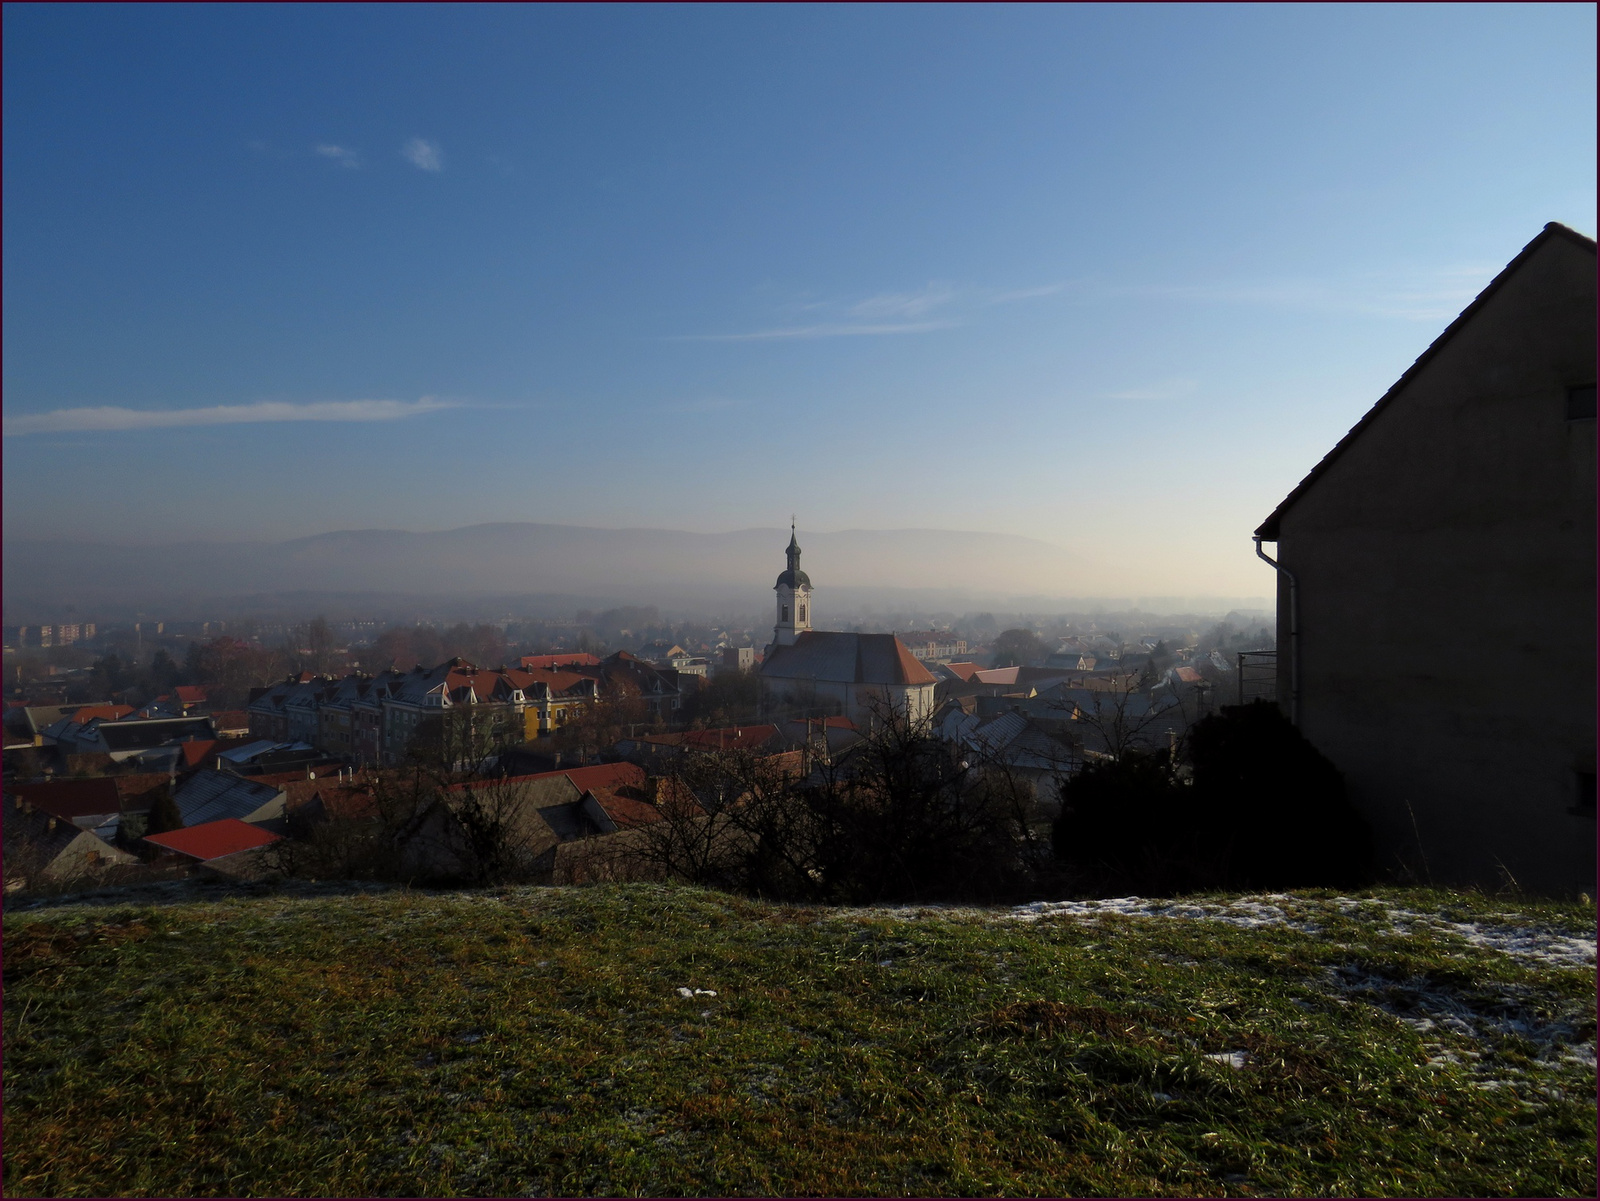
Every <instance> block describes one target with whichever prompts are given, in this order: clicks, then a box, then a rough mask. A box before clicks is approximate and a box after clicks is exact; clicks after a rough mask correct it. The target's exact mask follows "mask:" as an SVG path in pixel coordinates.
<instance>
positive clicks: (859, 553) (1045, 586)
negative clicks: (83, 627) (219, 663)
mask: <svg viewBox="0 0 1600 1201" xmlns="http://www.w3.org/2000/svg"><path fill="white" fill-rule="evenodd" d="M788 540H789V531H788V530H784V529H770V528H766V529H763V528H757V529H746V530H735V531H733V532H730V533H722V534H696V533H690V532H688V531H684V530H663V529H642V528H628V529H600V528H594V527H588V526H571V525H547V524H539V523H532V522H528V523H491V524H484V525H472V526H465V527H462V528H460V529H454V530H442V531H436V532H429V533H413V532H409V531H405V530H339V531H335V532H332V533H327V534H317V535H313V536H311V537H307V538H295V539H291V540H289V541H285V542H236V543H225V542H174V543H169V544H166V545H160V546H145V547H128V546H113V545H107V544H101V543H88V542H50V541H41V540H36V539H7V540H6V541H5V544H4V570H5V585H6V586H5V620H6V622H7V623H17V622H30V621H40V620H45V621H48V620H59V614H60V613H61V611H62V608H63V607H64V606H65V605H68V604H71V605H74V606H76V607H77V609H79V610H81V611H83V612H89V611H91V610H94V609H97V608H100V607H103V606H106V605H114V606H116V607H118V608H119V609H120V608H123V607H126V606H139V607H143V608H147V609H152V608H154V607H158V606H169V605H175V604H181V605H182V606H183V607H184V608H185V609H193V608H194V607H195V605H196V604H197V603H199V602H203V601H205V600H207V599H211V598H222V597H235V598H237V597H240V596H246V595H260V596H271V595H278V594H287V593H301V594H321V593H344V594H400V595H405V596H409V597H424V598H425V597H432V598H438V599H440V600H444V599H448V598H458V597H459V598H465V597H481V596H486V595H504V596H518V595H533V594H538V595H546V596H550V595H559V596H581V597H590V598H603V599H607V600H612V601H614V602H616V603H650V604H660V605H706V604H717V605H724V606H725V605H730V604H732V605H736V606H737V607H738V609H739V610H740V611H745V612H761V611H764V610H765V608H766V607H767V605H768V604H769V603H770V600H771V597H770V593H771V589H772V581H773V580H774V579H776V578H777V575H778V573H779V572H780V571H781V570H782V569H783V563H784V558H783V551H784V547H785V545H786V544H787V543H788ZM799 540H800V545H801V547H802V551H803V555H804V560H803V561H804V565H805V568H806V570H807V571H808V573H809V574H810V576H811V578H812V580H813V581H815V583H816V586H817V589H818V601H819V612H820V613H825V612H826V611H827V598H828V596H829V595H830V592H831V591H832V590H834V589H837V590H839V592H837V593H835V595H837V596H840V597H842V596H844V595H847V594H853V595H859V594H861V593H862V592H863V591H864V590H880V589H881V590H885V591H887V592H889V593H892V594H893V595H894V596H895V597H896V598H897V599H898V600H899V601H902V602H903V601H906V600H914V599H915V598H916V595H917V593H919V592H923V591H926V592H927V593H929V594H930V595H931V594H949V593H951V592H952V591H954V592H961V593H967V592H972V593H981V594H984V595H993V596H1052V595H1071V594H1073V593H1074V592H1081V591H1082V580H1083V574H1084V573H1083V564H1082V563H1081V561H1080V560H1079V559H1078V558H1077V557H1076V556H1074V555H1072V554H1070V553H1069V552H1067V551H1065V550H1063V549H1061V548H1060V547H1057V546H1053V545H1051V544H1050V543H1047V542H1042V541H1039V540H1037V539H1032V538H1024V537H1020V536H1017V535H1013V534H987V533H972V532H967V531H956V530H929V529H910V530H842V531H837V532H833V533H819V532H814V531H809V530H805V531H801V532H800V534H799Z"/></svg>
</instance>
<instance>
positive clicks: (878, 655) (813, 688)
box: [761, 525, 935, 727]
mask: <svg viewBox="0 0 1600 1201" xmlns="http://www.w3.org/2000/svg"><path fill="white" fill-rule="evenodd" d="M788 556H789V566H788V568H787V570H785V571H784V573H783V574H782V575H780V576H779V577H778V582H777V584H775V585H774V586H773V587H774V590H775V591H776V592H777V594H778V601H777V605H778V610H777V617H778V623H777V625H775V626H774V627H773V630H772V644H771V645H770V646H769V647H767V651H766V658H765V660H764V661H763V662H762V664H761V703H762V707H763V708H764V709H765V710H766V712H768V713H773V712H775V711H777V710H780V709H789V710H791V711H794V712H795V715H796V716H802V715H803V716H808V717H815V716H822V715H830V714H843V715H844V716H845V717H848V718H850V719H851V720H853V721H854V722H855V723H856V724H857V725H859V726H862V727H866V726H868V725H870V724H872V722H873V720H874V719H882V718H884V717H886V716H887V715H888V714H889V713H890V712H893V713H895V714H897V715H898V716H900V717H902V718H906V719H909V720H910V721H913V722H920V721H926V720H928V719H929V718H931V717H932V716H933V688H934V684H935V680H934V677H933V673H932V672H930V671H929V670H928V669H927V668H926V667H924V666H923V665H922V664H921V663H919V662H918V661H917V659H916V657H915V656H913V655H912V653H911V652H910V651H909V650H907V649H906V647H905V644H904V643H902V642H901V641H900V639H898V638H896V637H895V636H894V635H893V634H840V633H834V632H831V631H825V630H814V629H812V628H811V622H812V615H813V609H812V604H811V578H810V577H809V576H807V575H806V573H805V572H803V571H801V570H800V543H799V541H798V540H797V538H796V536H795V532H794V527H793V526H792V525H791V526H790V528H789V549H788Z"/></svg>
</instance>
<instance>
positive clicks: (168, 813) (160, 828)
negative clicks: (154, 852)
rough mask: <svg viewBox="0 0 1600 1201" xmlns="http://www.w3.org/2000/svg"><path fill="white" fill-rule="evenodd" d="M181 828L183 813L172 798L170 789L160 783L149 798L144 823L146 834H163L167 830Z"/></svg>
mask: <svg viewBox="0 0 1600 1201" xmlns="http://www.w3.org/2000/svg"><path fill="white" fill-rule="evenodd" d="M181 829H183V814H182V813H180V812H179V811H178V802H177V801H175V800H173V799H172V789H171V788H169V787H167V786H166V785H162V787H161V789H160V790H159V791H158V792H157V793H156V794H155V796H154V797H152V798H151V800H150V817H149V820H148V822H147V823H146V825H145V828H144V832H145V833H146V834H165V833H166V832H167V831H168V830H181Z"/></svg>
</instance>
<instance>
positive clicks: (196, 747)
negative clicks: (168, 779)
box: [178, 738, 217, 767]
mask: <svg viewBox="0 0 1600 1201" xmlns="http://www.w3.org/2000/svg"><path fill="white" fill-rule="evenodd" d="M216 745H217V740H216V739H215V738H196V739H194V740H193V741H192V742H182V743H179V744H178V749H179V750H180V751H181V752H183V765H184V766H185V767H194V766H196V765H197V764H199V763H202V762H204V760H205V758H206V756H207V755H209V754H211V748H212V747H214V746H216Z"/></svg>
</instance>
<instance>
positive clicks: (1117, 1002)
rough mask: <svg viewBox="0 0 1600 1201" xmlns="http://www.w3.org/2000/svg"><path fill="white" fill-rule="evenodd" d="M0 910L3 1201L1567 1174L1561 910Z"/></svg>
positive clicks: (1585, 1054)
mask: <svg viewBox="0 0 1600 1201" xmlns="http://www.w3.org/2000/svg"><path fill="white" fill-rule="evenodd" d="M159 895H162V894H161V892H160V890H157V891H156V892H154V893H151V894H146V896H145V900H143V901H136V900H134V899H130V898H127V897H124V898H122V899H118V898H115V897H112V898H108V899H107V900H106V901H105V902H104V903H101V904H98V905H96V904H66V905H54V906H48V907H43V908H37V909H31V910H23V911H19V912H13V913H9V914H8V915H7V917H6V921H5V936H6V944H5V949H6V956H5V974H6V986H7V995H6V1002H7V1004H6V1006H5V1052H6V1074H5V1102H6V1120H7V1122H6V1134H7V1138H6V1141H5V1171H6V1183H7V1188H8V1191H9V1192H10V1193H12V1194H17V1195H22V1194H26V1195H63V1196H64V1195H152V1194H165V1195H224V1194H225V1195H236V1196H260V1195H284V1196H305V1195H335V1196H341V1195H412V1196H416V1195H440V1196H445V1195H478V1196H484V1195H490V1196H493V1195H529V1194H544V1195H557V1196H559V1195H597V1194H627V1193H643V1194H656V1195H672V1194H683V1193H691V1194H711V1195H719V1194H720V1195H732V1194H769V1195H793V1194H798V1193H820V1194H836V1195H838V1194H842V1195H852V1194H853V1195H891V1194H893V1195H904V1194H907V1193H911V1194H934V1195H968V1196H971V1195H983V1194H1009V1195H1025V1194H1054V1195H1064V1194H1098V1195H1141V1194H1145V1195H1151V1194H1157V1195H1159V1194H1168V1195H1220V1194H1236V1195H1251V1194H1266V1195H1270V1194H1276V1195H1307V1194H1334V1195H1390V1196H1392V1195H1480V1196H1481V1195H1515V1194H1521V1195H1529V1194H1532V1195H1573V1196H1580V1195H1581V1196H1592V1195H1593V1191H1594V1187H1595V1144H1594V1124H1595V1091H1594V1090H1595V1046H1594V1030H1595V1027H1594V1004H1595V978H1594V966H1593V965H1594V954H1593V950H1594V909H1593V907H1592V906H1575V905H1560V904H1555V903H1531V902H1530V903H1521V902H1518V903H1511V902H1507V901H1503V900H1497V899H1486V898H1482V897H1463V896H1453V895H1450V894H1439V893H1401V892H1386V893H1382V894H1373V895H1367V896H1363V897H1362V898H1355V899H1350V898H1338V897H1334V896H1332V895H1331V894H1319V895H1298V894H1297V895H1294V896H1271V897H1256V898H1233V899H1227V898H1222V899H1214V900H1211V901H1187V902H1181V903H1156V902H1151V903H1145V902H1132V901H1124V902H1100V903H1096V902H1083V903H1070V904H1069V903H1062V904H1055V905H1051V904H1040V905H1034V906H1025V907H1022V908H1021V909H1016V910H996V911H979V910H938V909H929V910H914V909H908V910H872V911H861V910H857V911H841V910H812V909H803V908H794V907H787V906H775V905H766V904H759V903H752V902H747V901H742V900H738V899H734V898H730V897H727V896H724V895H720V894H714V893H707V892H702V891H698V890H693V889H674V888H662V887H649V886H612V887H596V888H589V889H568V890H559V889H537V888H530V889H507V890H501V891H495V892H483V893H455V894H433V895H429V894H418V893H414V892H405V891H383V890H375V889H373V890H351V891H350V892H348V893H347V894H345V895H335V896H327V895H323V896H315V895H310V896H295V895H290V894H272V893H268V894H265V895H259V896H253V897H250V896H237V895H227V896H222V897H219V898H217V899H214V900H189V901H187V902H185V903H181V904H150V903H148V900H149V898H150V897H152V896H159Z"/></svg>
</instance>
